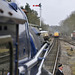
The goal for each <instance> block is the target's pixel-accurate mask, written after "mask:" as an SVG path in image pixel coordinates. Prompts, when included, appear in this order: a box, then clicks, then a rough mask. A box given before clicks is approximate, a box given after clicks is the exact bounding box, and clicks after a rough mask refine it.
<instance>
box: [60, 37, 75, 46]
mask: <svg viewBox="0 0 75 75" xmlns="http://www.w3.org/2000/svg"><path fill="white" fill-rule="evenodd" d="M60 40H61V41H64V42H67V43H69V44H71V45H74V46H75V40H71V39H67V38H60Z"/></svg>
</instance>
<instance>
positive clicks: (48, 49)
mask: <svg viewBox="0 0 75 75" xmlns="http://www.w3.org/2000/svg"><path fill="white" fill-rule="evenodd" d="M53 45H54V43H53V42H52V43H51V45H50V46H49V47H48V48H47V50H46V52H45V54H44V57H43V58H44V59H42V61H41V64H40V66H39V69H38V73H37V74H36V75H40V74H41V69H42V66H43V63H44V60H45V58H46V56H47V55H48V54H49V52H50V51H51V50H52V48H53Z"/></svg>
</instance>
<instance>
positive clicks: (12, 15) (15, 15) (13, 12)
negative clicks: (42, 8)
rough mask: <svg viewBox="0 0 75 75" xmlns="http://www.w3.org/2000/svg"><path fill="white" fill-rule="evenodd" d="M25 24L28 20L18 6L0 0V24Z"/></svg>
mask: <svg viewBox="0 0 75 75" xmlns="http://www.w3.org/2000/svg"><path fill="white" fill-rule="evenodd" d="M6 22H7V23H8V22H9V23H14V24H24V23H25V22H26V19H25V18H24V15H23V13H22V12H21V11H20V10H19V8H18V6H17V4H15V3H8V2H6V1H4V0H0V23H6Z"/></svg>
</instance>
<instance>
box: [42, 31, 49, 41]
mask: <svg viewBox="0 0 75 75" xmlns="http://www.w3.org/2000/svg"><path fill="white" fill-rule="evenodd" d="M41 35H42V36H43V38H44V40H45V41H47V40H48V39H49V32H48V31H41Z"/></svg>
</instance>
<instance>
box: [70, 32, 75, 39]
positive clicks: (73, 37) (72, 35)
mask: <svg viewBox="0 0 75 75" xmlns="http://www.w3.org/2000/svg"><path fill="white" fill-rule="evenodd" d="M71 38H72V40H75V31H73V32H72V33H71Z"/></svg>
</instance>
